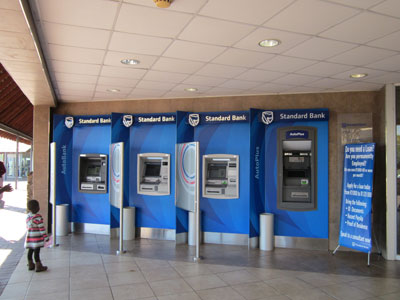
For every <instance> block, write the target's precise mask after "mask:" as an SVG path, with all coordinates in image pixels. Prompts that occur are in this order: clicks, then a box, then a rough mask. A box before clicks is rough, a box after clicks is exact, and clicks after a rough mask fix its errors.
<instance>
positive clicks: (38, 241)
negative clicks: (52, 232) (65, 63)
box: [25, 200, 49, 272]
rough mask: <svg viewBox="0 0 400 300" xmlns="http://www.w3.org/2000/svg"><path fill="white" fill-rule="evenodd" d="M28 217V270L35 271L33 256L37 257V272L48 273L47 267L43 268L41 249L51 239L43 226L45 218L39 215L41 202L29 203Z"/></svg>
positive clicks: (26, 242)
mask: <svg viewBox="0 0 400 300" xmlns="http://www.w3.org/2000/svg"><path fill="white" fill-rule="evenodd" d="M27 208H28V211H29V212H28V216H27V218H26V229H27V234H26V239H25V248H27V249H29V250H28V269H29V270H30V271H31V270H35V264H34V263H33V260H32V254H34V257H35V263H36V272H42V271H46V270H47V267H46V266H43V265H42V263H41V261H40V248H42V247H43V246H44V242H45V241H46V242H47V241H48V240H49V238H48V236H47V234H46V228H45V227H44V225H43V218H42V216H41V215H40V214H38V212H39V210H40V206H39V202H38V201H36V200H30V201H28V205H27Z"/></svg>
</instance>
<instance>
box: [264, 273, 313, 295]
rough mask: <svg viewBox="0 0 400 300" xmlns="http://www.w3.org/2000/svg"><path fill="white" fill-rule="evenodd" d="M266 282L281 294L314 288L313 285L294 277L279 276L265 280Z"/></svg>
mask: <svg viewBox="0 0 400 300" xmlns="http://www.w3.org/2000/svg"><path fill="white" fill-rule="evenodd" d="M264 282H265V283H266V284H268V285H269V286H271V287H273V288H274V289H275V290H277V291H278V293H279V294H284V295H286V294H289V293H295V292H298V291H302V290H304V289H308V290H309V289H312V288H313V286H312V285H310V284H308V283H306V282H304V281H302V280H300V279H296V278H293V277H279V278H274V279H269V280H265V281H264Z"/></svg>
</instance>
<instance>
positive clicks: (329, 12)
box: [264, 0, 359, 34]
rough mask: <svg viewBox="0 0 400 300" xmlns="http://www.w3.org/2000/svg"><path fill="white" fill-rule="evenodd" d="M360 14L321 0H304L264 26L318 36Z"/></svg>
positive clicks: (355, 10)
mask: <svg viewBox="0 0 400 300" xmlns="http://www.w3.org/2000/svg"><path fill="white" fill-rule="evenodd" d="M358 12H359V10H357V9H354V8H350V7H345V6H341V5H336V4H333V3H328V2H322V1H319V0H302V1H297V2H295V3H294V4H292V5H291V6H289V7H288V8H286V9H285V10H283V11H282V12H280V13H279V14H277V15H276V16H274V17H273V18H272V19H271V20H269V21H268V22H266V23H265V24H264V26H267V27H272V28H279V29H282V30H288V31H293V32H300V33H306V34H318V33H320V32H322V31H324V30H326V29H328V28H330V27H332V26H333V25H336V24H338V23H340V22H342V21H344V20H346V19H347V18H349V17H351V16H353V15H355V14H356V13H358Z"/></svg>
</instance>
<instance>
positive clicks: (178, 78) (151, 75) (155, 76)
mask: <svg viewBox="0 0 400 300" xmlns="http://www.w3.org/2000/svg"><path fill="white" fill-rule="evenodd" d="M187 76H188V75H187V74H181V73H171V72H160V71H148V72H147V73H146V75H145V76H144V77H143V79H144V80H150V81H160V82H172V83H174V82H175V83H179V82H182V81H183V80H184V79H186V77H187Z"/></svg>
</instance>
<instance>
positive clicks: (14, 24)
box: [0, 9, 29, 34]
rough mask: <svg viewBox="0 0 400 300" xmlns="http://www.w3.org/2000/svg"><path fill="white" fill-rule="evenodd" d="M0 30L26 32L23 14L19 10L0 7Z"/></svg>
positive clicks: (27, 31)
mask: <svg viewBox="0 0 400 300" xmlns="http://www.w3.org/2000/svg"><path fill="white" fill-rule="evenodd" d="M0 31H10V32H21V33H28V34H29V30H28V26H26V22H25V18H24V15H23V14H22V12H21V11H14V10H8V9H0Z"/></svg>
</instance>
